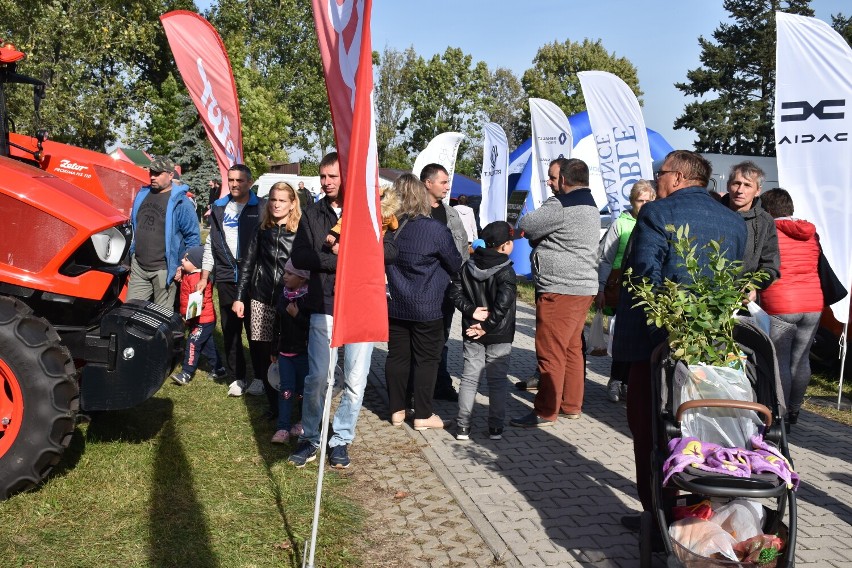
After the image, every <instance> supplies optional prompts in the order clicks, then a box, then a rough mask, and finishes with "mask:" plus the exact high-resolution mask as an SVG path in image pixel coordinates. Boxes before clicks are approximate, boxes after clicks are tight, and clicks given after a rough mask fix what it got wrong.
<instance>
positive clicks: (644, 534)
mask: <svg viewBox="0 0 852 568" xmlns="http://www.w3.org/2000/svg"><path fill="white" fill-rule="evenodd" d="M640 523H641V524H640V525H639V566H640V567H641V568H651V560H652V552H653V545H652V540H653V538H654V516H653V515H652V514H651V512H650V511H642V516H641V517H640Z"/></svg>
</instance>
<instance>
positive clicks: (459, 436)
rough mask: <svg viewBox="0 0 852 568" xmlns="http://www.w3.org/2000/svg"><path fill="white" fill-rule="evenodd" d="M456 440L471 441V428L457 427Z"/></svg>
mask: <svg viewBox="0 0 852 568" xmlns="http://www.w3.org/2000/svg"><path fill="white" fill-rule="evenodd" d="M456 440H470V427H469V426H457V427H456Z"/></svg>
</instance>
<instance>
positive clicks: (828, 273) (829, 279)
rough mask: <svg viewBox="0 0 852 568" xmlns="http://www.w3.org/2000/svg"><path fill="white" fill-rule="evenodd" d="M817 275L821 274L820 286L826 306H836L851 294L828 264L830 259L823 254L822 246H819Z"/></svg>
mask: <svg viewBox="0 0 852 568" xmlns="http://www.w3.org/2000/svg"><path fill="white" fill-rule="evenodd" d="M817 273H818V274H819V286H820V288H822V298H823V304H825V305H826V306H830V305H832V304H836V303H837V302H839V301H840V300H842V299H843V298H845V297H846V295H847V294H848V293H849V292H847V291H846V287H844V286H843V283H842V282H841V281H840V279H839V278H837V274H835V273H834V270H833V269H832V268H831V265H830V264H829V263H828V259H827V258H826V257H825V255H824V254H823V252H822V245H820V246H819V260H818V261H817Z"/></svg>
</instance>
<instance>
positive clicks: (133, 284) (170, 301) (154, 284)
mask: <svg viewBox="0 0 852 568" xmlns="http://www.w3.org/2000/svg"><path fill="white" fill-rule="evenodd" d="M166 272H167V270H166V269H165V268H163V269H162V270H145V269H143V268H142V267H141V266H139V263H138V262H136V257H135V256H134V257H133V260H131V262H130V280H129V281H128V283H127V299H128V300H148V301H149V302H154V303H155V304H157V305H158V306H162V307H164V308H168V309H170V310H174V309H175V297H176V296H177V289H178V286H180V284H179V283H178V282H172V279H171V277H170V276H169V275H168V274H166ZM172 276H174V275H172Z"/></svg>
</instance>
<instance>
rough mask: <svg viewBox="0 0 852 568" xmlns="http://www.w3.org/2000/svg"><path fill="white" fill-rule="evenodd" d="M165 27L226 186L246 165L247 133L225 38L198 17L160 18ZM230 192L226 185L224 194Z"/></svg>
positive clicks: (175, 14) (181, 12) (178, 13)
mask: <svg viewBox="0 0 852 568" xmlns="http://www.w3.org/2000/svg"><path fill="white" fill-rule="evenodd" d="M160 22H161V23H162V24H163V28H165V30H166V38H167V39H168V40H169V46H170V47H171V48H172V54H173V55H174V58H175V63H177V68H178V71H180V75H181V77H182V78H183V82H184V84H185V85H186V90H187V91H189V96H190V98H191V99H192V102H193V103H195V108H197V109H198V115H199V116H200V117H201V123H202V124H203V125H204V130H205V132H207V138H208V139H209V140H210V144H211V145H212V146H213V154H215V156H216V162H217V164H218V165H219V172H220V173H221V174H222V179H223V180H227V179H228V168H230V167H231V166H233V165H234V164H242V163H243V130H242V124H241V121H240V103H239V99H238V98H237V86H236V84H235V83H234V74H233V72H232V71H231V61H230V59H228V53H227V52H226V51H225V46H224V44H223V43H222V38H220V37H219V34H218V33H217V32H216V30H215V29H214V28H213V26H211V25H210V22H208V21H207V20H205V19H204V18H202V17H201V16H199V15H198V14H196V13H194V12H188V11H186V10H175V11H174V12H169V13H167V14H163V15H162V16H160ZM227 190H228V186H227V184H226V183H224V182H223V184H222V191H223V192H225V191H227Z"/></svg>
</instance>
